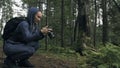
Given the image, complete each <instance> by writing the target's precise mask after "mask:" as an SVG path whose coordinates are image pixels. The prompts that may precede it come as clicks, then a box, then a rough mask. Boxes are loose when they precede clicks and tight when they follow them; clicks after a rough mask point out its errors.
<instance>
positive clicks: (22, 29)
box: [18, 21, 44, 42]
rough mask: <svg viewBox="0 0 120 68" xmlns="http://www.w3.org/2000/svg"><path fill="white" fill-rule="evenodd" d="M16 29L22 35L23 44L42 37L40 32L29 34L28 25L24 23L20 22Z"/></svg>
mask: <svg viewBox="0 0 120 68" xmlns="http://www.w3.org/2000/svg"><path fill="white" fill-rule="evenodd" d="M18 29H19V31H20V32H21V34H22V38H23V41H24V42H31V41H37V40H40V39H42V38H43V37H44V35H43V33H41V32H40V31H38V30H37V31H35V32H34V33H31V32H30V30H29V24H28V23H27V22H26V21H23V22H21V23H20V24H19V25H18Z"/></svg>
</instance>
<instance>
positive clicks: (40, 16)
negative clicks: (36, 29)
mask: <svg viewBox="0 0 120 68" xmlns="http://www.w3.org/2000/svg"><path fill="white" fill-rule="evenodd" d="M41 18H42V13H41V12H40V11H38V12H37V13H36V14H35V23H39V22H40V20H41Z"/></svg>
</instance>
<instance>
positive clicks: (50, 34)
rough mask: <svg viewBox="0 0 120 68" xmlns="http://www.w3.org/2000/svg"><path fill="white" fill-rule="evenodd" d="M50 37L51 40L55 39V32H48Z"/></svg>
mask: <svg viewBox="0 0 120 68" xmlns="http://www.w3.org/2000/svg"><path fill="white" fill-rule="evenodd" d="M48 36H49V38H50V39H53V38H55V35H54V32H53V31H50V32H48Z"/></svg>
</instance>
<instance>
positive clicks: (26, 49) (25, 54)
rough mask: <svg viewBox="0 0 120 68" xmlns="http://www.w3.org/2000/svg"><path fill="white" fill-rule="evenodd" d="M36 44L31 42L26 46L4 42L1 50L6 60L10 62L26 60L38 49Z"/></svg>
mask: <svg viewBox="0 0 120 68" xmlns="http://www.w3.org/2000/svg"><path fill="white" fill-rule="evenodd" d="M38 47H39V46H38V42H33V43H30V44H28V45H25V44H22V43H15V42H12V41H5V42H4V46H3V50H4V52H5V54H6V56H7V58H11V59H12V60H20V61H22V60H27V59H29V58H30V57H31V56H32V55H33V54H34V53H35V51H36V50H37V49H38Z"/></svg>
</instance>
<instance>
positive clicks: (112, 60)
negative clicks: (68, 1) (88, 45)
mask: <svg viewBox="0 0 120 68" xmlns="http://www.w3.org/2000/svg"><path fill="white" fill-rule="evenodd" d="M119 51H120V47H118V46H115V45H112V44H110V43H109V44H107V45H106V46H105V47H103V46H102V47H100V48H98V51H91V50H87V58H88V59H87V63H88V64H90V65H91V66H93V67H98V68H113V67H115V68H119V67H120V52H119Z"/></svg>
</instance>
